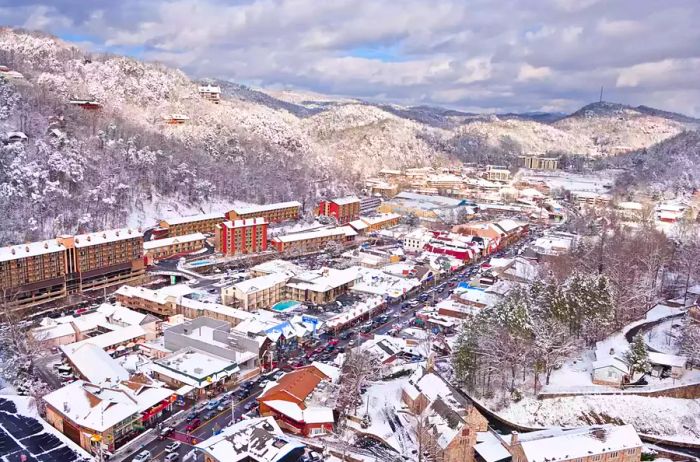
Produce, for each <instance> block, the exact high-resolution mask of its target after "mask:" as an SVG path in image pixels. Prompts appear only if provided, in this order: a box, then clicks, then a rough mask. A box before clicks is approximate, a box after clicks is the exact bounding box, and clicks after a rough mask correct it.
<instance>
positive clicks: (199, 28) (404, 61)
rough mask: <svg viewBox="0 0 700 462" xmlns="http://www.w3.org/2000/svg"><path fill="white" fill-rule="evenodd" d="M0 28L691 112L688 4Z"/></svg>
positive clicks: (563, 106)
mask: <svg viewBox="0 0 700 462" xmlns="http://www.w3.org/2000/svg"><path fill="white" fill-rule="evenodd" d="M0 24H5V25H12V26H21V27H24V28H28V29H39V30H43V31H46V32H51V33H53V34H56V35H58V36H59V37H62V38H64V39H66V40H70V41H74V42H78V43H79V44H80V45H81V46H83V47H85V48H89V49H94V50H107V51H112V52H116V53H122V54H128V55H132V56H135V57H138V58H143V59H149V60H158V61H161V62H164V63H166V64H170V65H173V66H177V67H179V68H181V69H183V70H184V71H186V72H187V73H189V74H190V75H192V76H193V77H219V78H225V79H230V80H233V81H237V82H241V83H246V84H248V85H252V86H260V87H268V88H290V89H302V90H308V91H315V92H320V93H330V94H336V95H344V96H353V97H359V98H364V99H370V100H378V101H388V102H396V103H400V104H415V105H417V104H429V105H440V106H446V107H451V108H459V109H464V110H474V111H521V112H522V111H539V110H544V111H569V110H573V109H576V108H578V107H580V106H581V105H583V104H586V103H588V102H591V101H594V100H597V99H598V93H599V91H600V86H601V85H603V86H604V87H605V99H606V100H609V101H616V102H623V103H629V104H635V105H637V104H646V105H650V106H655V107H660V108H663V109H668V110H675V111H679V112H684V113H687V114H691V115H695V116H700V26H699V25H698V24H700V1H699V0H663V1H661V0H228V1H226V0H117V1H114V0H53V1H50V0H43V1H42V0H39V1H37V0H0Z"/></svg>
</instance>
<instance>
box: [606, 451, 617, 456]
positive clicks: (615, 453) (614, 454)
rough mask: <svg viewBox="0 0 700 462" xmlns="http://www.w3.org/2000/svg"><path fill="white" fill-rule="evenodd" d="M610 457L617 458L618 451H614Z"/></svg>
mask: <svg viewBox="0 0 700 462" xmlns="http://www.w3.org/2000/svg"><path fill="white" fill-rule="evenodd" d="M608 457H617V451H613V452H611V453H610V454H608Z"/></svg>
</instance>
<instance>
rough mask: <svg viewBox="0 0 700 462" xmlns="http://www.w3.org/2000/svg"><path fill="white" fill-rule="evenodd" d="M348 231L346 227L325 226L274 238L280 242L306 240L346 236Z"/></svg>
mask: <svg viewBox="0 0 700 462" xmlns="http://www.w3.org/2000/svg"><path fill="white" fill-rule="evenodd" d="M346 235H347V232H346V230H345V227H340V228H324V229H318V230H314V231H307V232H302V233H294V234H285V235H284V236H277V237H275V238H274V240H275V241H279V242H297V241H304V240H306V239H318V238H322V237H330V236H346Z"/></svg>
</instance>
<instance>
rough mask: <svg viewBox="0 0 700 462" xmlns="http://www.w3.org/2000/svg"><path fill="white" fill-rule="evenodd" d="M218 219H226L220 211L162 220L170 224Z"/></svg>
mask: <svg viewBox="0 0 700 462" xmlns="http://www.w3.org/2000/svg"><path fill="white" fill-rule="evenodd" d="M218 219H220V220H221V221H224V219H225V217H224V214H223V213H219V212H214V213H203V214H200V215H189V216H186V217H173V218H166V219H164V220H162V221H164V222H165V223H167V224H168V225H182V224H185V223H194V222H197V221H205V220H218Z"/></svg>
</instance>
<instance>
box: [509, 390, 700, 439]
mask: <svg viewBox="0 0 700 462" xmlns="http://www.w3.org/2000/svg"><path fill="white" fill-rule="evenodd" d="M499 414H500V415H501V416H503V417H504V418H506V419H508V420H510V421H512V422H517V423H519V424H523V425H529V426H533V427H545V426H552V425H559V426H565V427H566V426H576V425H591V424H595V423H603V422H614V423H628V424H632V425H634V427H635V428H636V429H637V431H638V432H640V433H644V434H648V435H656V436H661V437H664V438H665V439H672V440H675V441H690V442H694V443H700V400H698V399H693V400H691V399H676V398H648V397H642V396H632V395H589V396H575V397H570V398H556V399H544V400H537V399H533V398H526V399H523V400H522V401H520V402H518V403H515V404H513V405H511V406H510V407H508V408H507V409H504V410H503V411H500V412H499Z"/></svg>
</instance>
